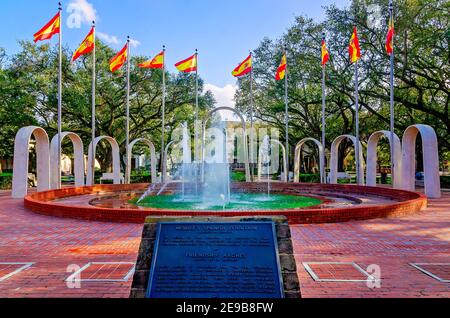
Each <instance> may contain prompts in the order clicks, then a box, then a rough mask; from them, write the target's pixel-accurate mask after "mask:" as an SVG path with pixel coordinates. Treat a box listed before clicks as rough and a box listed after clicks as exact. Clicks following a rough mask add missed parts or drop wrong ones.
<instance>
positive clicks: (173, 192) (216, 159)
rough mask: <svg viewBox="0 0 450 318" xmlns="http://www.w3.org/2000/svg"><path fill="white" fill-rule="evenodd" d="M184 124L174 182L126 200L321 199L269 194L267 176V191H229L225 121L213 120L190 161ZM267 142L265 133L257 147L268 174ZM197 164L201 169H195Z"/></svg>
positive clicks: (226, 204)
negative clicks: (197, 154) (196, 155)
mask: <svg viewBox="0 0 450 318" xmlns="http://www.w3.org/2000/svg"><path fill="white" fill-rule="evenodd" d="M189 140H190V138H189V132H188V128H187V125H186V124H184V125H183V127H182V138H181V141H180V144H181V149H182V154H181V164H180V165H179V166H178V168H177V169H176V170H175V172H174V173H173V175H174V176H180V180H179V181H178V182H174V181H173V180H172V181H166V183H165V184H163V186H162V187H161V189H160V190H159V192H158V193H157V194H156V195H154V193H153V192H154V190H153V189H154V187H155V186H154V185H150V187H149V189H148V190H147V191H145V193H144V194H143V195H142V196H141V197H140V198H139V199H138V200H136V199H133V200H130V202H129V203H130V204H133V205H136V206H138V207H142V208H155V207H157V208H163V209H171V210H185V209H186V210H194V211H195V210H197V211H205V210H214V211H217V210H222V211H227V210H241V209H246V210H266V209H270V208H274V207H275V208H283V207H289V208H292V207H293V208H301V207H305V206H313V205H318V204H320V203H322V201H321V200H319V199H318V198H312V197H307V196H298V195H285V194H273V195H271V193H270V192H271V191H270V189H271V187H270V178H269V177H268V180H267V191H266V193H267V195H261V194H259V193H247V192H243V191H239V192H233V193H232V189H231V180H230V179H231V176H230V164H229V163H228V156H227V155H228V149H227V134H226V124H225V122H222V121H220V122H216V123H215V125H214V126H213V127H212V128H210V129H208V131H207V132H206V134H205V136H204V141H203V142H204V146H203V151H202V157H201V158H202V159H201V160H202V161H201V162H192V159H191V157H192V156H191V147H190V142H189ZM270 148H271V142H270V139H269V137H268V136H266V137H265V138H264V141H263V143H262V145H261V148H260V153H261V154H262V157H263V163H264V167H265V168H266V170H267V175H269V173H270V171H269V169H270V164H271V149H270ZM199 168H201V169H199ZM176 183H178V184H179V187H178V189H176V188H175V189H174V188H173V187H172V188H171V189H170V190H167V189H168V185H169V184H173V185H174V184H176Z"/></svg>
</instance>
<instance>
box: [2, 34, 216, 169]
mask: <svg viewBox="0 0 450 318" xmlns="http://www.w3.org/2000/svg"><path fill="white" fill-rule="evenodd" d="M20 44H21V46H22V49H21V51H20V52H19V53H17V54H15V55H13V56H10V57H8V58H6V57H5V55H4V54H2V52H3V51H1V50H0V66H1V67H0V96H1V98H0V122H1V124H2V130H1V131H0V144H1V145H2V147H1V148H0V157H11V156H12V153H13V143H14V136H15V134H16V132H17V130H18V129H19V128H20V127H23V126H26V125H39V126H41V127H43V128H44V129H46V131H47V132H48V134H49V136H50V138H51V137H53V136H54V135H55V134H56V132H57V116H56V115H57V69H58V63H57V47H56V46H52V47H51V46H49V45H48V44H44V45H35V44H33V43H31V42H26V41H22V42H20ZM71 54H72V52H70V51H69V50H68V49H66V48H65V49H64V50H63V70H62V74H63V98H62V102H63V103H62V107H63V113H62V115H63V131H72V132H75V133H77V134H79V135H80V137H81V138H82V140H83V142H84V145H85V152H86V153H87V147H88V145H89V143H90V141H91V83H92V56H91V55H86V56H83V57H81V58H80V59H79V60H78V61H77V62H76V63H73V64H71V63H70V57H71ZM114 54H115V52H114V51H113V50H112V49H111V48H109V47H108V46H105V45H104V44H102V43H101V42H97V54H96V68H97V76H96V79H97V83H96V84H97V90H96V131H97V136H111V137H114V138H115V139H116V140H117V142H118V143H119V145H120V148H121V152H122V154H125V119H126V117H125V94H126V90H125V87H126V85H125V83H126V79H125V71H124V70H125V67H124V68H123V70H122V71H118V72H116V73H114V74H112V73H111V72H110V71H109V60H110V59H111V57H112V56H114ZM145 59H146V57H132V59H131V79H130V82H131V85H130V86H131V94H130V96H131V100H130V117H131V124H130V139H131V140H133V139H136V138H148V139H150V140H152V141H153V142H154V143H155V146H156V148H157V151H159V146H160V144H161V141H160V140H161V126H162V123H161V117H162V107H161V106H162V101H161V95H162V94H161V79H162V71H161V70H149V69H140V68H138V67H137V65H138V63H140V62H142V61H143V60H145ZM166 81H167V98H166V124H167V125H166V127H167V129H166V132H167V133H166V136H167V139H169V140H168V141H170V136H171V132H172V131H173V129H175V128H176V125H177V124H178V123H180V122H183V121H188V123H189V124H190V125H193V118H194V107H195V89H194V87H195V77H194V75H192V74H169V73H167V74H166ZM199 82H200V83H199V92H200V98H199V103H200V109H201V111H202V112H206V111H208V110H209V109H210V108H212V107H213V105H214V103H215V102H214V99H213V97H212V94H211V93H210V92H206V93H203V81H202V80H201V79H200V81H199ZM68 144H69V143H68V141H66V143H65V144H64V145H63V147H65V148H67V149H65V152H66V153H70V152H71V146H68ZM136 150H137V152H140V153H145V152H146V151H148V150H147V149H146V148H145V147H142V148H139V147H136ZM110 152H111V149H110V147H109V146H107V145H106V144H105V145H103V144H100V145H99V147H98V149H97V154H98V155H97V157H98V159H99V161H100V164H101V166H102V170H103V171H104V170H105V169H107V168H108V167H109V166H110V164H111V155H110ZM121 158H123V156H121ZM123 164H124V163H123V162H122V165H123Z"/></svg>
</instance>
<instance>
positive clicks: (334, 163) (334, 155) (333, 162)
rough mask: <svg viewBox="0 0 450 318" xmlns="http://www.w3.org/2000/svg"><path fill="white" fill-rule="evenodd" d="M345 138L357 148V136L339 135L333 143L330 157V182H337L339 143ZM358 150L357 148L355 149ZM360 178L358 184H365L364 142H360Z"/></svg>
mask: <svg viewBox="0 0 450 318" xmlns="http://www.w3.org/2000/svg"><path fill="white" fill-rule="evenodd" d="M345 139H349V140H351V141H352V143H353V148H356V147H355V145H356V138H355V136H352V135H341V136H339V137H337V138H336V139H335V140H334V141H333V143H332V144H331V158H330V183H331V184H337V174H338V156H339V151H338V150H339V145H340V144H341V142H342V141H344V140H345ZM355 152H356V150H355ZM359 162H360V163H361V165H360V166H359V180H357V182H358V185H364V157H363V152H362V143H361V142H359Z"/></svg>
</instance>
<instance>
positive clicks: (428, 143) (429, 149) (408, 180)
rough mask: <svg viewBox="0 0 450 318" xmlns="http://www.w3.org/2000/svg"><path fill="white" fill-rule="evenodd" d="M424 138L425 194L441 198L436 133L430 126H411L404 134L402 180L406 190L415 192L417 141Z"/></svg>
mask: <svg viewBox="0 0 450 318" xmlns="http://www.w3.org/2000/svg"><path fill="white" fill-rule="evenodd" d="M419 133H420V135H421V137H422V152H423V166H424V174H425V180H424V181H425V194H426V195H427V196H428V197H429V198H440V197H441V183H440V176H439V153H438V142H437V136H436V132H435V131H434V129H433V128H431V127H430V126H428V125H420V124H419V125H412V126H409V127H408V128H407V129H406V130H405V133H404V134H403V140H402V144H403V153H402V180H403V189H404V190H410V191H414V190H415V187H416V186H415V170H416V160H415V159H416V139H417V135H418V134H419Z"/></svg>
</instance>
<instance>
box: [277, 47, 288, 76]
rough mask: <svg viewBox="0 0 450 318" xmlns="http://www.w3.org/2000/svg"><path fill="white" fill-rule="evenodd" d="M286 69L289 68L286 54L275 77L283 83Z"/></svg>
mask: <svg viewBox="0 0 450 318" xmlns="http://www.w3.org/2000/svg"><path fill="white" fill-rule="evenodd" d="M286 68H287V59H286V53H284V54H283V57H282V58H281V63H280V66H278V69H277V74H276V75H275V80H277V81H281V80H282V79H284V77H285V76H286Z"/></svg>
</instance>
